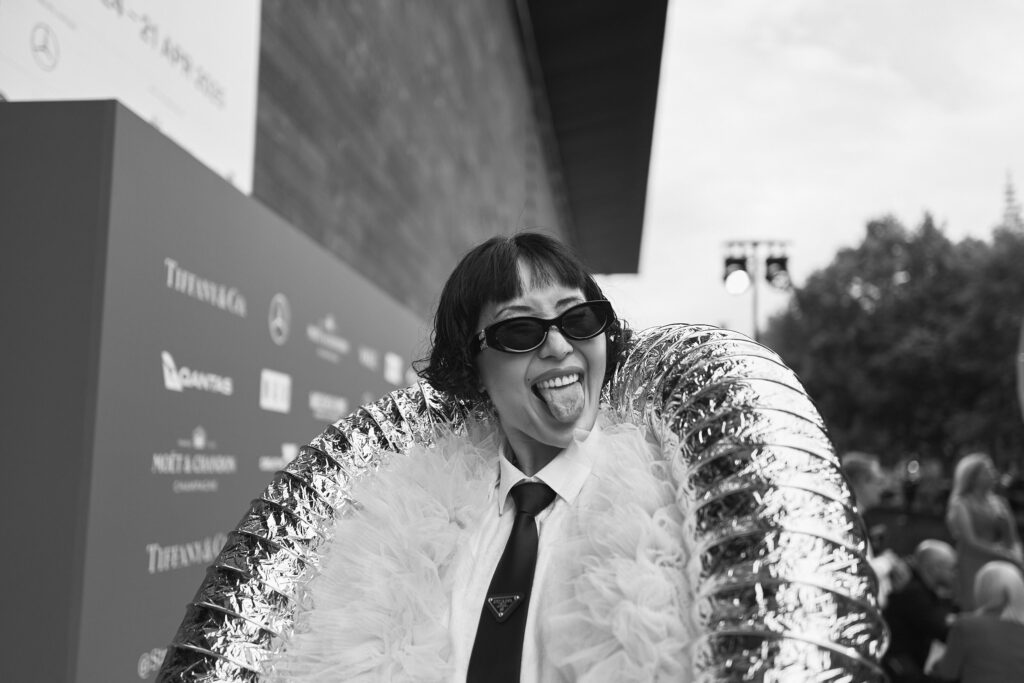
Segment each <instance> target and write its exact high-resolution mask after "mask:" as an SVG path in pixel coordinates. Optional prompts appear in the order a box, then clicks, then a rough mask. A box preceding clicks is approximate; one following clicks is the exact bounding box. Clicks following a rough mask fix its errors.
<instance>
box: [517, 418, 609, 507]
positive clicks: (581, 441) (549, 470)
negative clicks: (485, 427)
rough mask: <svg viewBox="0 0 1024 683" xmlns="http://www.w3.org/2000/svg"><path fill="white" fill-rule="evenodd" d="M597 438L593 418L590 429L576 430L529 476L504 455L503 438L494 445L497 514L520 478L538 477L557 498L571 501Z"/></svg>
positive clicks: (587, 470)
mask: <svg viewBox="0 0 1024 683" xmlns="http://www.w3.org/2000/svg"><path fill="white" fill-rule="evenodd" d="M600 440H601V427H600V425H598V424H597V423H596V422H595V423H594V428H593V429H591V430H590V432H584V431H583V430H577V432H576V435H575V438H574V439H573V442H572V443H571V444H569V446H568V447H567V448H566V449H565V450H564V451H562V452H561V453H559V454H558V455H556V456H555V457H554V458H553V459H552V460H551V462H549V463H548V464H547V465H545V466H544V467H542V468H541V470H540V471H539V472H537V473H536V474H535V475H533V476H532V477H528V476H526V475H525V474H524V473H523V471H522V470H520V469H519V468H518V467H516V466H515V465H513V464H512V461H511V460H509V459H508V457H506V456H507V454H508V442H505V441H503V442H502V444H501V446H500V447H499V448H498V456H499V457H498V473H499V474H498V476H499V479H498V514H499V515H501V514H504V513H505V509H506V507H508V506H510V505H511V503H509V500H508V498H509V492H510V491H511V490H512V487H513V486H515V485H516V484H518V483H519V482H521V481H542V482H544V483H545V484H547V485H548V486H550V487H551V488H552V490H554V492H555V493H556V494H557V495H558V497H559V498H562V499H564V500H565V501H566V502H567V503H572V502H573V501H574V500H576V496H577V495H578V494H579V492H580V489H582V488H583V482H585V481H586V480H587V477H589V476H590V471H591V470H592V469H593V467H594V453H595V452H596V451H595V447H596V446H597V443H598V442H599V441H600Z"/></svg>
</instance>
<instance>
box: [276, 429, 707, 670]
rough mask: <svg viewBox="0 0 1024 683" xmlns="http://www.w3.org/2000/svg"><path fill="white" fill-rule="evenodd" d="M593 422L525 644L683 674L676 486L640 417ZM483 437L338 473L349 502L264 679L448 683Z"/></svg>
mask: <svg viewBox="0 0 1024 683" xmlns="http://www.w3.org/2000/svg"><path fill="white" fill-rule="evenodd" d="M602 423H603V424H604V429H603V434H602V437H603V438H602V440H601V452H600V453H599V454H597V456H596V459H595V464H594V469H593V471H592V473H591V476H590V478H589V479H588V480H587V481H586V483H585V484H584V486H583V489H582V490H581V492H580V495H579V497H578V498H577V500H576V504H575V506H574V507H573V509H572V510H571V513H570V516H569V518H568V519H567V522H566V524H565V525H564V527H563V529H564V532H563V533H564V535H565V537H564V539H563V542H562V543H561V544H560V546H559V547H558V549H557V550H556V551H555V552H556V553H557V554H556V555H554V556H552V558H551V562H550V564H549V567H548V576H545V577H544V581H545V585H546V586H547V588H545V590H544V592H543V594H542V597H541V599H540V601H539V603H540V604H537V605H533V604H531V607H530V609H531V613H532V612H533V610H535V609H536V610H538V611H537V615H538V620H539V629H540V639H541V643H542V650H541V653H540V656H541V658H542V659H543V660H544V661H545V662H546V663H547V664H548V665H550V666H548V667H547V669H549V670H550V671H552V672H553V674H552V675H553V677H554V678H557V679H558V680H564V681H588V682H597V681H608V682H611V681H616V682H624V681H637V682H640V681H644V682H648V681H687V680H690V671H691V667H690V665H689V661H688V659H687V654H686V645H687V643H688V641H689V639H690V633H691V627H690V625H689V621H690V620H689V614H688V611H687V610H688V606H689V605H691V604H692V601H693V595H692V589H691V588H690V587H689V586H687V585H686V583H685V580H684V565H685V563H686V560H687V557H688V554H689V549H688V548H685V547H684V546H683V540H682V538H683V534H682V531H681V529H680V526H681V515H680V513H679V511H678V508H677V506H676V504H675V500H674V491H675V486H674V485H673V483H672V482H671V481H670V480H669V475H668V472H667V466H666V465H665V463H664V462H663V461H662V460H661V455H660V452H659V450H658V449H657V447H655V446H653V445H652V444H650V443H648V442H647V441H646V440H645V439H644V434H643V432H642V431H641V430H640V429H638V428H637V427H635V426H633V425H631V424H625V423H623V424H609V422H608V419H607V418H606V417H604V416H602ZM496 438H497V435H495V434H490V435H488V436H486V437H485V438H483V439H477V440H471V439H469V438H455V437H448V438H444V439H441V440H439V441H438V443H437V444H436V445H435V446H434V447H433V448H414V449H412V450H411V451H410V452H409V454H408V455H407V456H399V455H395V456H392V457H391V458H389V459H388V460H387V461H386V464H385V465H384V467H382V469H381V470H380V471H379V472H377V473H376V474H374V475H373V476H370V477H366V478H365V479H362V480H360V481H358V482H355V483H354V484H353V486H352V496H353V498H354V499H355V500H357V501H359V502H360V505H361V509H360V510H359V512H358V513H356V514H354V515H351V516H348V517H346V518H343V519H340V520H338V527H337V532H336V536H335V540H334V541H333V542H332V544H331V548H330V550H329V551H328V552H327V553H326V554H325V557H324V563H323V569H322V572H321V574H320V575H319V576H318V577H317V579H316V580H314V581H313V582H312V584H311V585H310V587H309V590H310V596H311V603H312V606H311V608H310V609H308V610H307V611H306V612H304V613H303V614H300V615H299V617H298V618H297V621H296V635H295V637H294V639H293V641H292V642H291V643H290V644H289V646H288V648H287V649H286V651H285V653H284V654H283V655H282V657H281V660H280V661H279V662H278V663H277V665H276V672H275V673H276V675H275V679H276V680H279V681H293V682H295V683H299V682H302V681H317V682H319V683H327V682H330V681H392V682H394V683H398V682H403V681H439V682H440V681H450V680H451V678H452V672H453V668H452V664H451V643H450V639H449V635H448V621H449V617H450V614H449V612H450V609H451V591H452V580H453V573H454V572H453V560H454V559H455V557H456V551H457V550H458V549H459V548H461V547H464V546H465V544H466V543H467V542H468V540H469V538H471V536H472V534H473V533H474V531H475V530H476V527H477V525H478V524H479V520H481V519H482V518H483V517H482V516H483V515H485V514H496V509H497V508H496V504H495V502H494V495H495V485H496V483H497V472H498V468H497V464H496V460H495V459H496V458H497V457H498V456H497V447H496V441H495V439H496ZM544 683H548V682H547V680H545V682H544Z"/></svg>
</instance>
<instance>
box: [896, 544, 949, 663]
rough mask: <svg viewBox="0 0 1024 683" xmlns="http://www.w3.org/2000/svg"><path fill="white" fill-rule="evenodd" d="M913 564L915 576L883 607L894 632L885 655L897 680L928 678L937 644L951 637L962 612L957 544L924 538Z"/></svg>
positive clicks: (911, 563)
mask: <svg viewBox="0 0 1024 683" xmlns="http://www.w3.org/2000/svg"><path fill="white" fill-rule="evenodd" d="M909 566H910V579H909V580H908V581H907V584H906V585H905V586H903V587H902V588H900V589H899V590H894V591H893V592H892V594H890V596H889V604H887V605H886V607H885V610H883V612H882V616H883V617H884V618H885V621H886V623H887V624H888V625H889V630H890V632H891V633H892V641H891V643H890V644H889V650H888V651H887V652H886V653H885V659H884V660H883V665H884V666H885V669H886V672H887V673H888V674H889V677H890V679H891V681H892V683H919V682H921V681H927V680H928V678H927V677H926V676H925V673H924V671H925V662H926V661H927V659H928V654H929V652H930V650H931V648H932V643H933V642H934V641H940V642H945V640H946V634H947V633H948V632H949V627H950V624H951V623H952V622H953V620H954V619H955V615H956V604H955V603H954V602H953V600H952V598H953V594H954V592H955V590H956V551H955V550H953V547H952V546H951V545H949V544H948V543H945V542H943V541H939V540H935V539H927V540H924V541H921V542H920V543H919V544H918V546H917V548H916V549H915V550H914V556H913V558H912V559H911V561H910V563H909Z"/></svg>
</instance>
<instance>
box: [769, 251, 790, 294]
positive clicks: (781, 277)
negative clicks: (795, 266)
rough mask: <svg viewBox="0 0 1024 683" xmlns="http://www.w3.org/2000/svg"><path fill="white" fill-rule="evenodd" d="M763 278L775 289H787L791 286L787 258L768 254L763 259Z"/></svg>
mask: <svg viewBox="0 0 1024 683" xmlns="http://www.w3.org/2000/svg"><path fill="white" fill-rule="evenodd" d="M764 279H765V280H767V281H768V284H770V285H771V286H772V287H774V288H775V289H781V290H788V289H789V288H790V287H791V286H792V282H791V281H790V279H789V258H788V257H786V256H769V257H768V258H767V259H765V262H764Z"/></svg>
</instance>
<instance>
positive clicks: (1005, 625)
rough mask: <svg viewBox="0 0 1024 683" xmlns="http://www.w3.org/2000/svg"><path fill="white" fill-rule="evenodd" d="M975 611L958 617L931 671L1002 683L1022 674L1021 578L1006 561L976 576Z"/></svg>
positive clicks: (963, 680)
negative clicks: (944, 647)
mask: <svg viewBox="0 0 1024 683" xmlns="http://www.w3.org/2000/svg"><path fill="white" fill-rule="evenodd" d="M974 602H975V603H976V604H977V605H979V607H978V609H977V612H976V613H974V614H969V615H964V616H961V617H960V618H959V619H957V620H956V621H955V622H954V623H953V626H952V628H951V629H950V631H949V636H948V638H947V639H946V643H947V645H946V651H945V653H943V655H942V657H941V658H940V659H939V660H938V661H937V662H936V663H935V666H934V668H933V669H932V675H933V676H935V677H936V678H939V679H941V680H951V681H959V682H960V683H1004V682H1005V681H1018V680H1021V677H1022V676H1024V578H1022V577H1021V572H1020V569H1019V568H1018V567H1017V566H1016V565H1015V564H1012V563H1010V562H1003V561H995V562H989V563H987V564H986V565H985V566H984V567H982V568H981V570H980V571H979V572H978V574H977V578H976V579H975V583H974Z"/></svg>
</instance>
